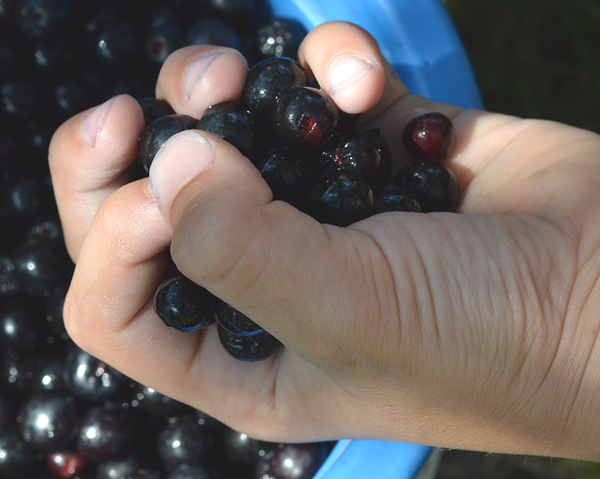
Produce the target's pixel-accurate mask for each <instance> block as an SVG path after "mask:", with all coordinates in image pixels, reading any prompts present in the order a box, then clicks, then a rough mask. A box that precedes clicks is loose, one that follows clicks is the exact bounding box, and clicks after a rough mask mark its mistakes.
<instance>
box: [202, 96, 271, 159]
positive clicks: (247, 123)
mask: <svg viewBox="0 0 600 479" xmlns="http://www.w3.org/2000/svg"><path fill="white" fill-rule="evenodd" d="M196 128H197V129H198V130H203V131H207V132H208V133H212V134H213V135H216V136H218V137H219V138H222V139H223V140H226V141H227V142H229V143H231V144H232V145H233V146H235V147H236V148H237V149H238V150H240V152H241V153H242V154H243V155H244V156H247V157H250V158H251V157H252V156H253V154H254V153H255V152H256V151H257V150H258V149H259V148H260V147H261V146H262V144H263V130H262V128H261V125H260V124H259V123H258V122H257V121H256V119H255V118H254V117H253V116H252V114H251V113H250V112H249V111H247V110H246V109H245V108H241V107H238V106H236V105H233V104H229V103H224V104H220V105H215V106H213V107H211V108H209V109H208V110H206V111H205V112H204V115H202V118H200V120H199V121H198V124H197V125H196Z"/></svg>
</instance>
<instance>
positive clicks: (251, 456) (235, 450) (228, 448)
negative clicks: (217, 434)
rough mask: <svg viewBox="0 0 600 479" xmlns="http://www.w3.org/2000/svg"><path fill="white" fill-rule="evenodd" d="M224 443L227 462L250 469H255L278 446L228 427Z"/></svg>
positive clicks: (225, 430)
mask: <svg viewBox="0 0 600 479" xmlns="http://www.w3.org/2000/svg"><path fill="white" fill-rule="evenodd" d="M222 441H223V449H224V452H225V456H226V458H227V460H228V461H231V462H234V463H236V464H242V465H245V466H248V467H253V466H254V465H255V464H256V462H257V461H258V460H259V459H260V458H261V457H262V456H264V455H265V454H267V453H268V452H269V451H271V450H274V449H275V447H276V446H277V444H274V443H268V442H265V441H259V440H258V439H254V438H252V437H250V436H248V435H247V434H244V433H243V432H239V431H236V430H235V429H231V428H228V427H226V428H224V431H223V439H222Z"/></svg>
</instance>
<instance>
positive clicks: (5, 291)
mask: <svg viewBox="0 0 600 479" xmlns="http://www.w3.org/2000/svg"><path fill="white" fill-rule="evenodd" d="M20 289H21V286H20V282H19V275H18V271H17V267H16V265H15V261H14V259H13V258H12V257H9V256H1V257H0V296H1V295H6V296H8V295H15V294H17V293H18V292H19V291H20Z"/></svg>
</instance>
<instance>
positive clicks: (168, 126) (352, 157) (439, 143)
mask: <svg viewBox="0 0 600 479" xmlns="http://www.w3.org/2000/svg"><path fill="white" fill-rule="evenodd" d="M141 103H142V107H143V109H144V111H146V112H147V113H146V114H145V117H146V118H147V119H152V118H153V116H154V115H152V113H155V112H158V111H162V112H169V108H170V107H169V106H168V105H167V104H166V103H164V102H162V101H160V100H157V99H153V98H147V99H144V100H143V101H142V102H141ZM358 120H359V116H358V115H347V114H344V113H341V112H340V111H338V109H337V108H336V106H335V104H334V102H333V101H332V99H331V98H330V97H329V96H328V95H327V94H326V93H325V92H324V91H323V90H321V89H320V88H318V86H310V85H309V79H308V77H307V74H306V72H305V70H304V69H303V67H302V66H301V65H300V64H299V63H298V62H297V61H295V60H294V59H292V58H288V57H272V58H268V59H264V60H262V61H260V62H258V63H256V64H254V65H253V66H252V67H251V68H250V70H249V72H248V75H247V78H246V82H245V85H244V90H243V94H242V100H241V102H240V103H239V104H219V105H214V106H212V107H210V108H209V109H208V110H207V111H206V112H205V113H204V115H203V116H202V117H201V118H200V119H195V118H191V117H189V116H186V115H177V114H175V113H174V112H172V111H170V112H169V114H167V115H163V116H160V117H159V118H156V119H154V120H153V121H150V122H148V123H147V125H146V127H145V128H144V130H143V131H142V134H141V136H140V142H139V150H138V153H139V160H140V162H141V164H142V165H143V166H144V168H145V169H146V171H148V170H149V169H150V166H151V164H152V161H153V159H154V156H155V154H156V153H157V152H158V150H159V149H160V148H161V147H162V146H163V145H164V144H165V142H166V141H167V140H168V138H170V137H171V136H172V135H174V134H176V133H179V132H181V131H184V130H189V129H198V130H204V131H207V132H210V133H212V134H214V135H216V136H218V137H220V138H222V139H224V140H226V141H228V142H229V143H231V144H232V145H233V146H235V147H236V148H238V149H239V150H240V152H241V153H243V154H244V155H245V156H246V157H248V158H249V159H250V160H251V161H252V163H253V164H254V165H255V166H256V168H257V169H258V170H259V171H260V173H261V174H262V176H263V178H264V179H265V181H266V183H267V184H268V185H269V187H270V188H271V190H272V192H273V198H274V199H275V200H282V201H286V202H288V203H290V204H291V205H293V206H295V207H296V208H298V209H299V210H300V211H303V212H305V213H307V214H309V215H311V216H312V217H313V218H315V219H317V220H318V221H320V222H322V223H328V224H332V225H336V226H342V227H344V226H348V225H350V224H352V223H355V222H357V221H360V220H363V219H365V218H368V217H369V216H372V215H374V214H378V213H384V212H393V211H404V212H424V213H428V212H433V211H454V210H455V208H456V206H457V203H458V186H457V182H456V179H455V177H454V175H453V174H452V172H451V171H450V170H449V169H448V168H446V167H445V166H444V165H443V164H442V161H443V160H445V159H446V158H447V156H448V154H449V152H450V151H451V149H452V147H453V145H454V137H455V133H454V127H453V124H452V122H451V120H450V119H449V118H447V117H446V116H445V115H443V114H442V113H439V112H429V113H425V114H422V115H419V116H417V117H415V118H414V119H413V120H411V121H410V123H409V124H408V125H407V126H406V128H405V130H404V137H403V140H404V146H405V147H406V150H407V151H408V152H409V153H410V155H411V157H412V159H413V161H411V162H410V163H409V164H408V165H407V166H405V167H404V168H402V169H400V170H399V171H398V172H397V173H396V174H395V175H394V176H392V158H391V156H390V152H389V148H388V146H387V145H386V142H385V140H384V138H383V137H382V135H381V134H380V132H379V130H377V129H359V128H357V127H356V125H357V121H358ZM155 311H156V313H157V314H158V316H159V317H160V318H161V319H162V320H163V322H164V323H165V324H166V325H167V326H171V327H174V328H177V329H179V330H180V331H184V332H189V331H195V330H197V329H202V328H206V327H208V326H209V325H211V324H212V323H215V322H216V323H217V327H218V331H219V338H220V340H221V343H222V345H223V347H224V348H225V350H227V351H228V352H229V353H230V354H231V355H233V356H234V357H236V358H237V359H240V360H244V361H257V360H261V359H265V358H267V357H269V356H270V355H271V354H273V353H274V352H275V351H276V350H277V348H278V347H279V346H280V344H279V342H278V341H277V340H276V339H275V338H273V336H271V335H270V334H269V333H268V332H267V331H265V330H264V329H262V328H261V327H260V326H259V325H258V324H256V323H255V322H254V321H252V320H251V319H250V318H248V317H247V316H246V315H244V314H243V313H241V312H240V311H238V310H236V309H235V308H233V307H232V306H231V305H229V304H227V303H224V302H223V301H222V300H220V299H219V298H217V297H215V296H213V295H212V294H210V293H209V292H208V291H207V290H205V289H204V288H202V287H200V286H198V285H196V284H194V283H193V282H191V281H190V280H188V279H187V278H185V277H184V276H183V275H182V274H181V273H179V272H178V271H177V270H176V269H174V271H171V272H170V273H169V279H168V280H166V281H165V282H164V283H163V284H162V285H161V286H160V287H159V288H158V290H157V293H156V296H155Z"/></svg>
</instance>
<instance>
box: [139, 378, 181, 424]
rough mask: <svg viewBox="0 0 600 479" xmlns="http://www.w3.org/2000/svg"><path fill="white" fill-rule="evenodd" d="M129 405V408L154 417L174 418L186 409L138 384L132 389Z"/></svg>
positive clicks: (176, 402)
mask: <svg viewBox="0 0 600 479" xmlns="http://www.w3.org/2000/svg"><path fill="white" fill-rule="evenodd" d="M129 403H130V404H131V407H134V408H139V409H141V410H142V411H145V412H147V413H150V414H154V415H156V416H175V415H177V414H181V413H183V412H185V411H186V410H187V408H188V406H186V405H185V404H183V403H181V402H179V401H176V400H175V399H172V398H170V397H168V396H165V395H164V394H162V393H159V392H158V391H156V390H155V389H152V388H150V387H148V386H144V385H143V384H140V383H136V385H135V386H134V387H133V389H132V391H131V399H130V400H129Z"/></svg>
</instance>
